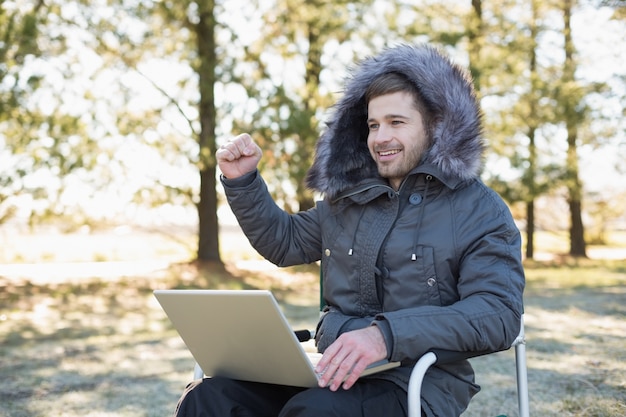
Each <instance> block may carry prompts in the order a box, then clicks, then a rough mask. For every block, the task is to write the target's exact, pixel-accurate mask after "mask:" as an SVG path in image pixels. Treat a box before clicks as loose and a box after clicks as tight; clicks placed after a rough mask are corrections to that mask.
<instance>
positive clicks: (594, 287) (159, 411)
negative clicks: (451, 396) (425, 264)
mask: <svg viewBox="0 0 626 417" xmlns="http://www.w3.org/2000/svg"><path fill="white" fill-rule="evenodd" d="M0 237H2V238H3V239H4V238H5V236H0ZM221 237H222V239H221V244H222V246H223V251H222V252H223V254H224V258H225V260H226V269H225V270H219V269H215V268H214V267H213V266H199V265H198V264H195V263H189V262H188V260H189V258H190V257H191V255H190V254H191V253H192V251H191V250H190V247H192V246H193V245H192V244H189V245H185V244H182V245H181V243H180V242H181V241H184V239H177V240H174V239H172V236H168V237H167V238H165V237H163V236H162V235H161V234H155V233H148V232H138V231H133V230H124V229H123V230H118V231H117V232H115V233H109V232H107V233H87V234H84V235H82V236H81V235H71V236H67V235H58V234H39V235H35V236H32V235H24V236H20V237H16V236H13V237H12V239H11V241H9V240H5V241H4V243H5V244H4V245H2V246H1V248H0V257H1V258H2V259H0V260H1V261H2V265H0V340H1V341H2V342H1V344H0V416H2V417H9V416H10V417H21V416H68V417H73V416H102V417H105V416H107V417H108V416H164V415H170V414H171V412H172V411H173V408H174V406H175V404H176V401H177V399H178V397H179V395H180V393H181V392H182V390H183V388H184V386H185V384H186V383H187V382H188V381H189V380H190V379H191V377H192V371H193V359H192V358H191V356H190V355H189V353H188V351H187V349H186V348H185V346H184V344H183V343H182V341H181V340H180V338H179V337H178V335H177V334H176V332H175V331H174V330H173V329H172V327H171V325H170V323H169V321H168V320H167V318H166V317H165V315H164V313H163V312H162V310H161V309H160V307H159V305H158V303H157V302H156V301H155V299H154V297H153V296H152V291H153V290H154V289H157V288H198V287H200V288H207V287H219V288H227V287H228V288H232V287H237V288H269V289H271V290H272V291H273V292H274V293H275V294H276V295H277V298H278V299H279V301H280V303H281V305H282V306H283V308H284V310H285V313H286V315H287V316H288V318H289V320H290V322H291V323H292V325H293V326H294V327H298V328H302V327H311V326H314V324H315V321H316V318H317V314H318V313H317V308H318V305H317V303H318V298H317V297H318V294H317V279H318V275H317V266H316V265H312V266H308V267H301V268H290V269H278V268H276V267H273V266H272V265H270V264H268V263H267V262H265V261H263V260H261V259H259V258H258V256H257V255H256V254H254V252H253V251H251V250H250V248H249V245H247V242H245V240H242V238H241V235H240V233H239V232H238V231H237V230H236V229H227V230H226V231H225V232H224V233H223V234H222V236H221ZM543 253H546V254H549V253H548V252H543ZM592 253H594V254H596V255H595V256H596V258H599V257H600V255H598V254H601V253H605V254H610V256H609V255H606V258H611V259H604V260H602V259H595V260H571V259H570V260H568V259H566V258H565V257H563V256H556V255H554V256H548V257H545V260H542V261H540V262H527V263H526V267H527V268H526V269H527V275H528V286H527V290H526V294H525V306H526V314H525V322H526V333H527V355H528V379H529V387H530V401H531V415H541V416H590V417H591V416H600V417H601V416H624V415H626V351H625V350H624V343H625V342H626V320H625V318H626V303H625V301H626V286H624V283H626V256H623V254H624V248H623V247H622V246H617V247H611V248H607V249H604V250H601V249H600V248H597V249H596V248H594V251H592ZM620 254H622V255H620ZM472 363H473V365H474V367H475V369H476V371H477V382H478V383H479V384H480V385H481V386H482V387H483V390H482V391H481V393H479V394H478V395H477V396H476V397H475V399H474V400H473V401H472V403H471V405H470V408H469V409H468V410H467V412H466V413H465V414H464V417H478V416H481V417H484V416H497V415H507V416H516V415H517V404H516V396H515V371H514V356H513V352H512V351H507V352H502V353H499V354H496V355H490V356H487V357H483V358H477V359H474V360H473V361H472Z"/></svg>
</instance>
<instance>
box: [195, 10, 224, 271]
mask: <svg viewBox="0 0 626 417" xmlns="http://www.w3.org/2000/svg"><path fill="white" fill-rule="evenodd" d="M197 4H198V22H197V23H196V24H195V26H194V27H195V29H196V39H197V48H198V61H199V66H198V71H197V72H198V79H199V88H200V105H199V111H200V115H199V117H200V137H199V138H198V144H199V148H200V155H199V160H198V165H199V170H200V199H199V202H198V205H197V207H198V254H197V255H198V260H199V261H213V262H218V263H220V264H221V263H222V260H221V258H220V251H219V226H218V221H217V190H216V188H215V187H216V179H215V175H216V160H215V151H216V147H217V145H216V141H215V123H216V122H215V119H216V117H215V97H214V86H215V65H216V60H217V58H216V53H215V17H214V14H213V12H214V8H215V3H214V0H203V1H198V2H197Z"/></svg>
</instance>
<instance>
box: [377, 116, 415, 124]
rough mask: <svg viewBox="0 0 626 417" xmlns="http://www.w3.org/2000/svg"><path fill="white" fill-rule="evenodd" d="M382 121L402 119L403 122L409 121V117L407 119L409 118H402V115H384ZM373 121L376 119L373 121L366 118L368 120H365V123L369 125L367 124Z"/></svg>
mask: <svg viewBox="0 0 626 417" xmlns="http://www.w3.org/2000/svg"><path fill="white" fill-rule="evenodd" d="M383 119H384V120H389V119H404V120H409V119H410V117H409V116H404V115H402V114H386V115H384V116H383ZM373 120H376V119H374V118H373V117H368V118H367V122H368V123H369V122H371V121H373Z"/></svg>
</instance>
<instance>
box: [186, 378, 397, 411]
mask: <svg viewBox="0 0 626 417" xmlns="http://www.w3.org/2000/svg"><path fill="white" fill-rule="evenodd" d="M175 415H176V416H177V417H277V416H278V417H296V416H297V417H308V416H311V417H313V416H315V417H320V416H324V417H334V416H336V417H381V416H385V417H406V415H407V398H406V392H405V391H404V390H403V389H402V388H400V387H398V386H397V385H396V384H394V383H393V382H389V381H383V380H377V379H361V380H359V381H357V383H356V384H355V385H354V386H353V387H352V388H350V389H349V390H347V391H345V390H343V389H341V388H340V389H339V390H337V391H336V392H332V391H330V390H329V389H325V388H309V389H305V388H297V387H287V386H283V385H271V384H261V383H256V382H244V381H236V380H231V379H227V378H205V379H203V380H198V381H194V382H192V383H191V384H189V385H188V386H187V389H186V390H185V392H184V394H183V396H182V397H181V399H180V401H179V402H178V406H177V407H176V414H175Z"/></svg>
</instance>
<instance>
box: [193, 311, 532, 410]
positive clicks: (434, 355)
mask: <svg viewBox="0 0 626 417" xmlns="http://www.w3.org/2000/svg"><path fill="white" fill-rule="evenodd" d="M312 337H313V335H312ZM511 347H512V348H515V368H516V372H517V402H518V405H519V417H530V411H529V400H528V373H527V368H526V338H525V333H524V317H523V316H522V320H521V326H520V332H519V335H518V336H517V338H516V339H515V340H514V341H513V343H512V344H511ZM459 355H461V356H462V357H463V358H468V359H469V358H471V357H477V356H481V354H476V355H471V354H470V355H466V354H459ZM442 356H446V357H452V358H453V357H454V353H452V355H451V354H450V352H445V353H444V352H443V351H431V352H428V353H426V354H424V355H423V356H422V357H421V358H420V359H419V360H418V361H417V363H416V364H415V365H414V367H413V371H411V378H410V380H409V390H408V392H407V395H408V404H409V415H408V417H422V403H421V391H422V381H423V380H424V376H425V375H426V372H427V371H428V369H429V368H430V367H431V366H433V365H435V364H436V363H443V361H450V360H452V359H448V360H445V359H444V360H440V357H442ZM193 376H194V379H200V378H202V377H203V376H204V372H202V369H201V368H200V365H198V364H197V363H196V366H195V369H194V373H193Z"/></svg>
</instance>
